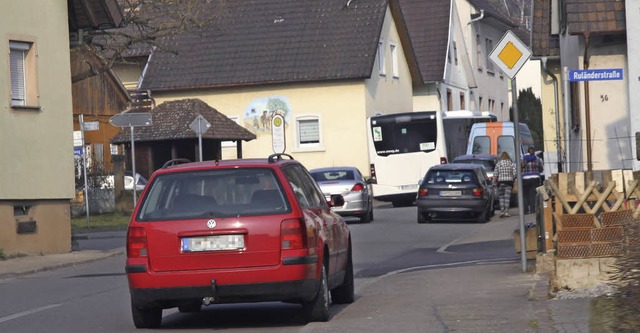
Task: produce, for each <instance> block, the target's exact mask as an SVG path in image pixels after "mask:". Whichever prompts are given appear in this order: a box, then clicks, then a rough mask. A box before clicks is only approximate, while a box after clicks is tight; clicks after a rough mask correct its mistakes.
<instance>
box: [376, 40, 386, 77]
mask: <svg viewBox="0 0 640 333" xmlns="http://www.w3.org/2000/svg"><path fill="white" fill-rule="evenodd" d="M384 67H385V61H384V44H383V43H382V42H378V74H380V75H382V76H384V75H387V72H386V71H385V70H384Z"/></svg>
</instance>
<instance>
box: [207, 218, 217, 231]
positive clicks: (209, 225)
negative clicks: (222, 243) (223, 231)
mask: <svg viewBox="0 0 640 333" xmlns="http://www.w3.org/2000/svg"><path fill="white" fill-rule="evenodd" d="M215 227H216V220H213V219H211V220H209V221H207V228H209V229H213V228H215Z"/></svg>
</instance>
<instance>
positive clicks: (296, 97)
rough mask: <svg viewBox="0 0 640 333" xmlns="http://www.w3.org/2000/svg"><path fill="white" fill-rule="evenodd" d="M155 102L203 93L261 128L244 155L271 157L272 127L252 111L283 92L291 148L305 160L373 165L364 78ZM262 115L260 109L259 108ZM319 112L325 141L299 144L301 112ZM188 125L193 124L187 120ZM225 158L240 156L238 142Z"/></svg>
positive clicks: (363, 167) (159, 97)
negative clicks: (367, 134)
mask: <svg viewBox="0 0 640 333" xmlns="http://www.w3.org/2000/svg"><path fill="white" fill-rule="evenodd" d="M154 96H155V99H156V103H157V104H158V105H159V104H161V103H162V102H165V101H171V100H176V99H183V98H199V99H201V100H203V101H204V102H205V103H207V104H208V105H210V106H211V107H213V108H215V109H217V110H218V111H219V112H221V113H223V114H225V115H226V116H228V117H238V118H240V123H242V124H243V125H244V126H245V128H248V129H249V130H251V131H252V132H254V133H256V135H257V139H256V140H252V141H249V142H243V143H242V149H243V158H252V157H266V156H268V155H270V154H272V153H273V149H272V137H271V132H270V131H268V130H265V129H264V128H262V127H261V124H260V123H258V126H259V128H257V129H256V128H254V127H253V119H252V118H251V117H247V116H246V114H247V113H248V112H250V111H248V110H247V109H248V108H250V107H251V106H252V105H255V104H252V103H255V101H256V100H265V99H268V98H270V97H272V98H273V97H278V98H281V99H282V100H286V101H287V102H288V105H289V107H290V110H289V111H290V112H289V114H288V115H287V117H286V119H285V121H286V124H287V125H286V131H285V136H286V153H288V154H291V155H293V157H294V158H295V159H297V160H300V161H301V162H302V163H303V164H304V165H305V166H306V167H307V168H309V169H312V168H316V167H324V166H333V165H335V166H339V165H352V166H356V167H358V168H360V169H361V171H362V172H363V173H366V172H367V171H368V157H367V150H366V147H367V146H366V137H365V134H364V133H365V130H364V128H365V123H366V117H365V111H364V110H365V98H364V96H365V92H364V85H363V84H362V83H361V82H351V83H325V84H313V85H312V84H306V85H282V86H266V87H260V88H241V89H229V90H226V89H225V90H216V91H211V92H208V93H205V92H190V93H187V94H162V95H159V94H155V95H154ZM256 111H257V115H260V114H261V109H257V110H256ZM305 116H317V117H319V121H320V130H321V133H320V137H321V140H320V141H321V142H320V144H319V145H318V146H317V147H300V146H297V145H296V142H297V134H296V129H297V127H296V125H295V122H296V118H298V117H305ZM187 125H188V124H187ZM354 148H355V149H354ZM223 158H224V159H229V158H236V148H235V147H228V148H224V151H223Z"/></svg>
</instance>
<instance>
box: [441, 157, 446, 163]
mask: <svg viewBox="0 0 640 333" xmlns="http://www.w3.org/2000/svg"><path fill="white" fill-rule="evenodd" d="M440 164H447V158H446V157H444V156H442V157H440Z"/></svg>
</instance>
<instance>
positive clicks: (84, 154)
mask: <svg viewBox="0 0 640 333" xmlns="http://www.w3.org/2000/svg"><path fill="white" fill-rule="evenodd" d="M79 118H80V119H79V120H80V133H82V170H83V173H84V210H85V211H86V212H85V213H86V215H87V227H89V188H88V187H89V184H88V182H87V147H86V146H85V144H84V115H80V116H79Z"/></svg>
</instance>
